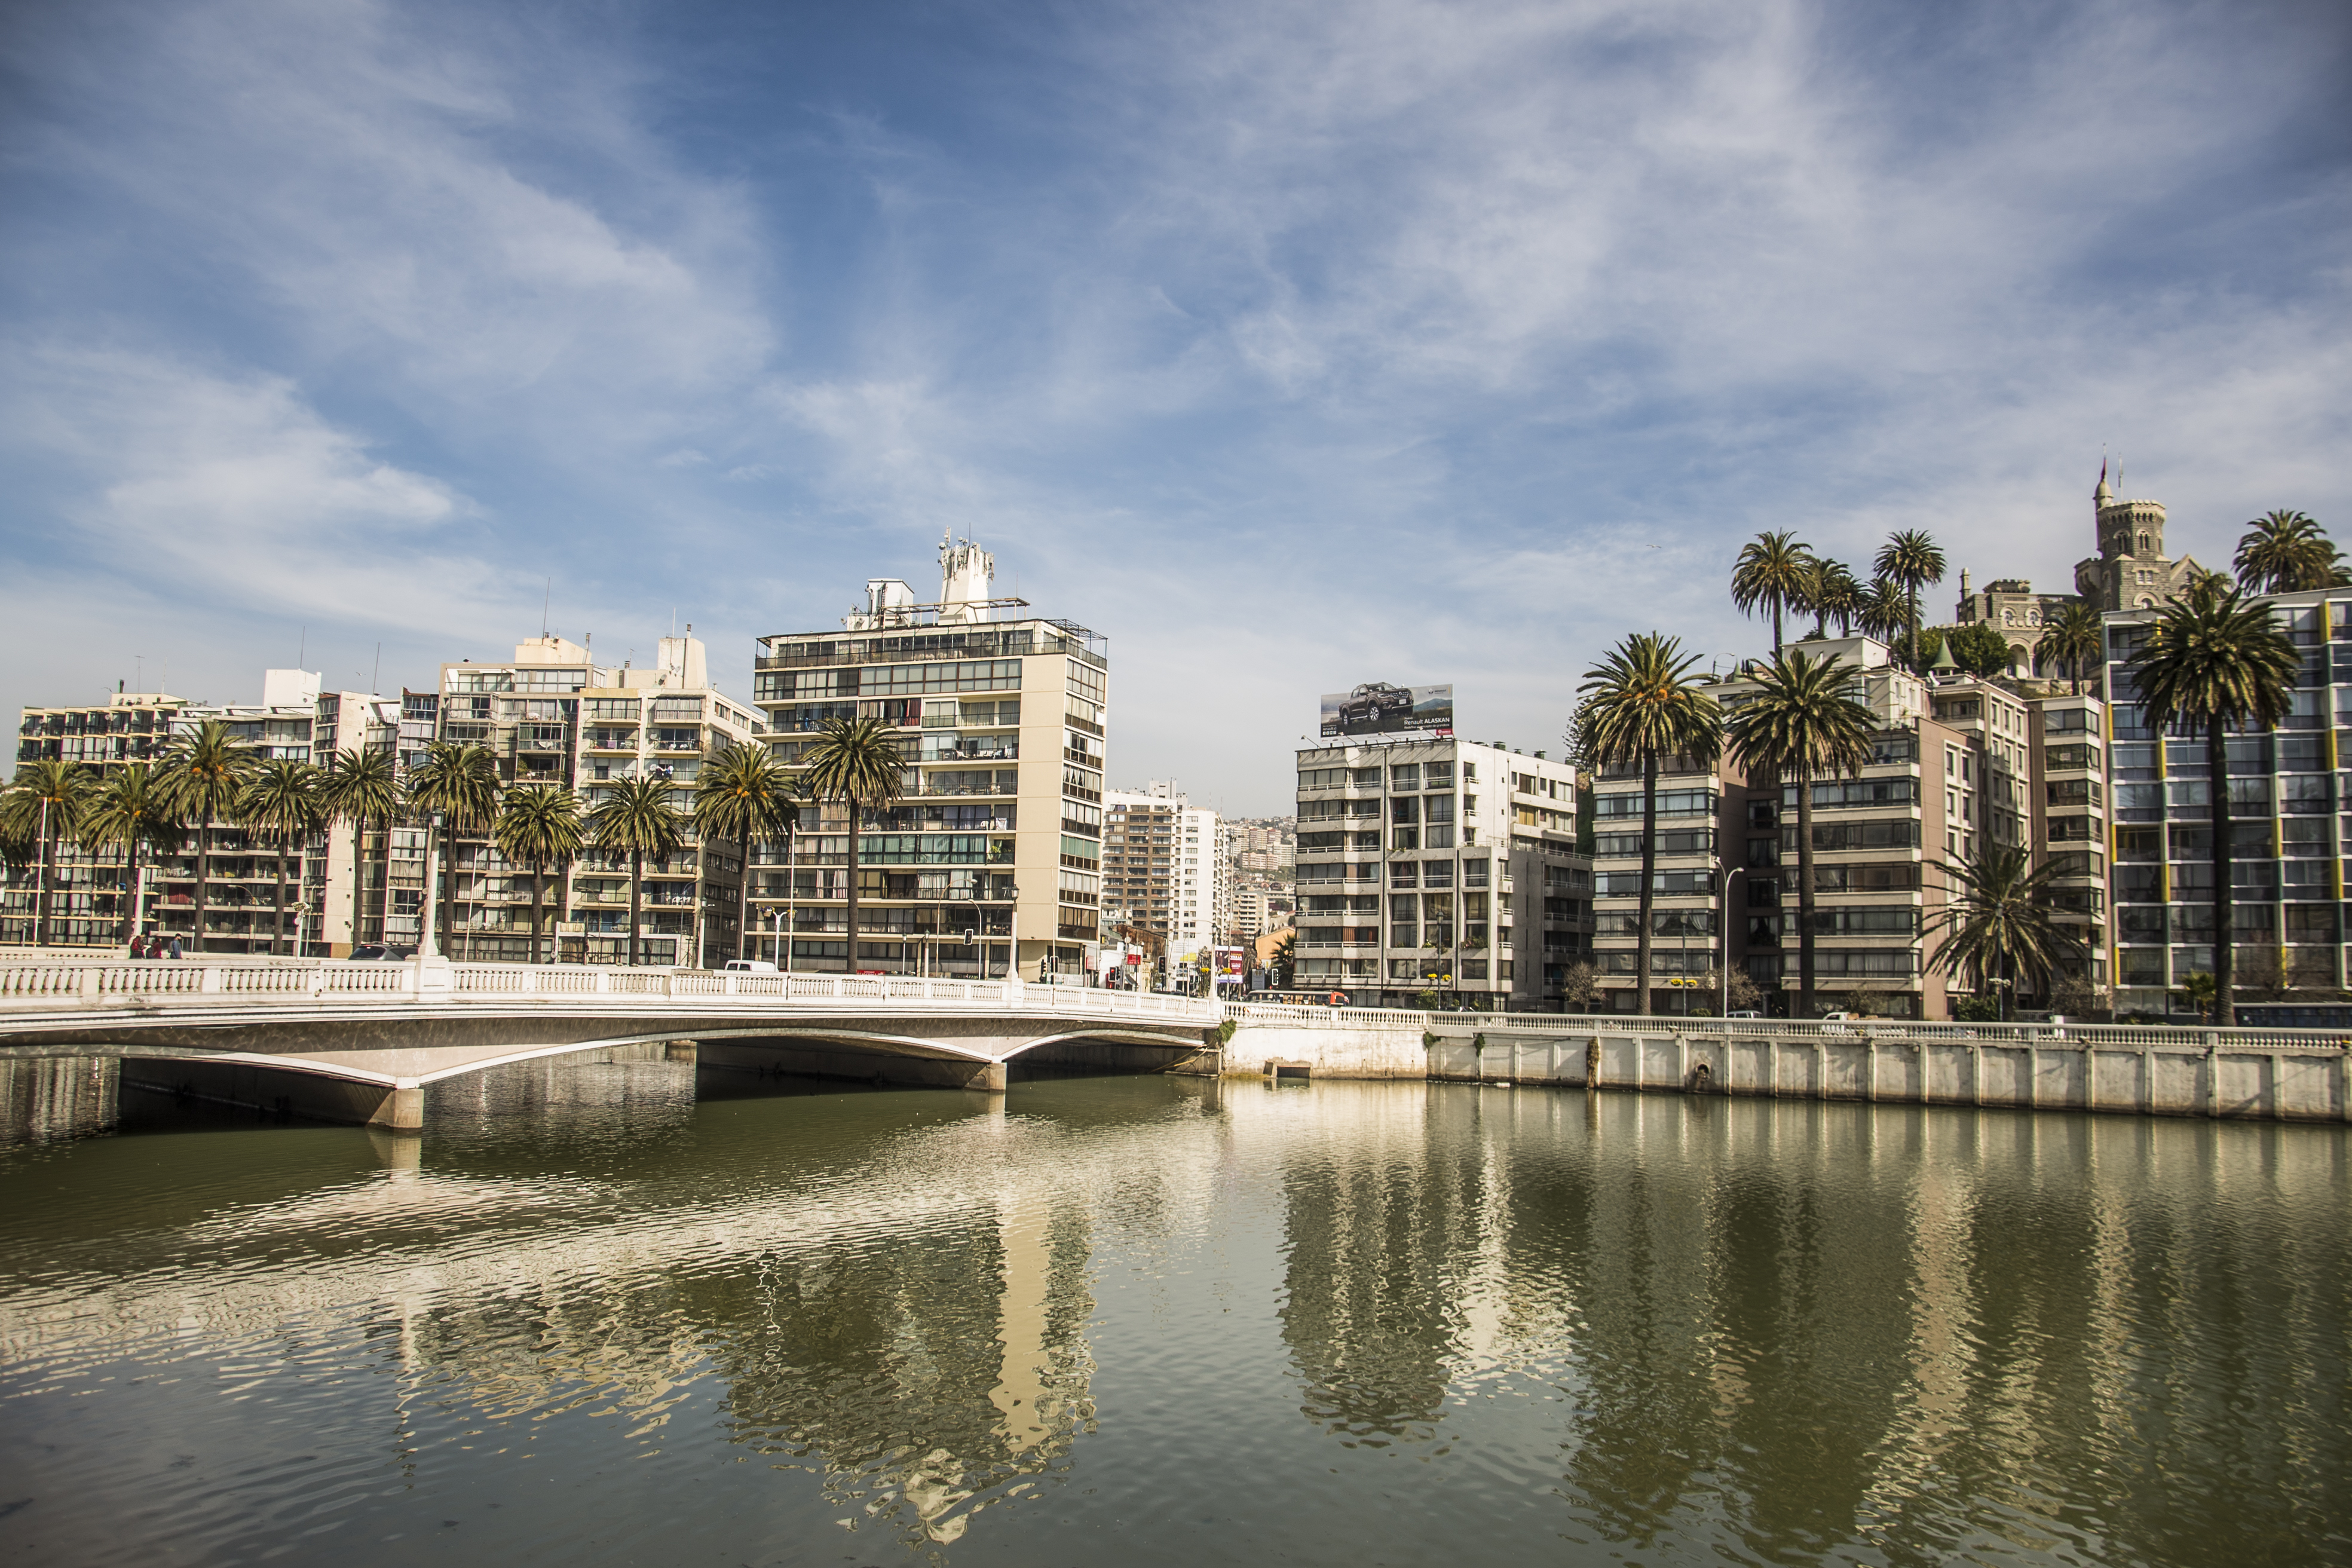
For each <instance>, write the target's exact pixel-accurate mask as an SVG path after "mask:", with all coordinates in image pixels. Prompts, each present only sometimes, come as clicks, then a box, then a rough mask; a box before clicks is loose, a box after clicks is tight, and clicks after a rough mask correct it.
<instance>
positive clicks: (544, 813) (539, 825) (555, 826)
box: [490, 784, 587, 963]
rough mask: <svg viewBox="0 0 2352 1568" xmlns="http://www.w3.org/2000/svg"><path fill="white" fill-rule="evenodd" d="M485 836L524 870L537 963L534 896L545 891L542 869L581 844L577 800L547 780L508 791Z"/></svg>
mask: <svg viewBox="0 0 2352 1568" xmlns="http://www.w3.org/2000/svg"><path fill="white" fill-rule="evenodd" d="M490 837H491V839H492V840H493V842H495V843H496V844H497V845H498V847H499V854H500V855H503V856H504V857H506V858H507V859H508V861H509V863H511V864H513V865H517V866H529V867H530V961H531V962H532V963H539V962H541V960H540V953H539V911H540V898H541V893H542V892H543V891H544V890H545V886H546V882H547V868H548V867H549V866H551V865H553V866H564V865H568V864H570V863H571V862H572V860H574V859H576V858H578V857H579V854H580V851H581V848H582V847H583V846H584V845H585V844H586V843H587V835H586V832H585V830H584V829H583V827H582V826H581V820H580V799H579V797H578V796H577V795H573V794H572V792H571V791H570V790H568V789H558V788H556V787H555V786H554V785H552V784H524V785H521V786H520V787H519V788H515V789H510V790H509V791H507V794H506V799H505V800H503V801H501V802H500V803H499V820H498V823H497V825H496V826H493V827H492V828H491V829H490Z"/></svg>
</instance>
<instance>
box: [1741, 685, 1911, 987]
mask: <svg viewBox="0 0 2352 1568" xmlns="http://www.w3.org/2000/svg"><path fill="white" fill-rule="evenodd" d="M1857 673H1858V672H1857V671H1856V670H1854V669H1853V668H1852V667H1851V666H1848V665H1845V664H1843V663H1841V662H1840V661H1839V660H1837V659H1834V658H1807V657H1806V656H1805V655H1804V654H1802V653H1791V654H1788V655H1785V656H1783V657H1781V658H1775V659H1774V660H1773V661H1772V662H1771V664H1770V665H1769V667H1767V668H1762V669H1759V671H1758V672H1757V674H1756V676H1755V680H1756V686H1757V691H1756V695H1755V696H1753V697H1751V698H1749V699H1748V700H1747V701H1746V702H1745V703H1743V704H1741V706H1740V709H1739V711H1738V714H1737V715H1736V716H1735V717H1734V718H1733V719H1732V721H1731V722H1730V724H1729V726H1728V727H1727V734H1728V739H1729V742H1730V746H1731V754H1732V755H1733V756H1734V757H1735V758H1737V759H1738V761H1739V763H1740V764H1741V765H1742V766H1744V767H1746V768H1748V770H1750V772H1751V773H1756V772H1762V773H1769V774H1771V775H1772V776H1774V777H1776V778H1779V779H1782V780H1785V781H1789V782H1790V783H1793V784H1795V785H1796V789H1797V1010H1798V1012H1799V1014H1800V1015H1801V1016H1804V1017H1808V1018H1810V1017H1811V1016H1813V976H1814V960H1813V780H1814V779H1815V778H1816V777H1817V776H1819V775H1821V774H1823V773H1828V774H1832V775H1843V776H1845V777H1848V778H1851V777H1853V776H1855V775H1856V774H1859V773H1861V772H1862V770H1863V766H1864V763H1868V762H1869V761H1870V753H1871V734H1872V731H1873V730H1874V727H1875V724H1876V721H1875V720H1874V718H1873V716H1872V714H1871V711H1870V710H1869V709H1867V708H1864V706H1863V705H1862V704H1861V703H1859V702H1856V701H1854V700H1853V699H1852V698H1850V697H1848V696H1846V695H1845V687H1846V684H1847V682H1848V681H1849V680H1851V679H1853V676H1854V675H1855V674H1857Z"/></svg>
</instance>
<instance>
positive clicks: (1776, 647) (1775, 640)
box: [1772, 595, 1780, 658]
mask: <svg viewBox="0 0 2352 1568" xmlns="http://www.w3.org/2000/svg"><path fill="white" fill-rule="evenodd" d="M1772 657H1773V658H1780V597H1779V596H1778V595H1774V597H1773V600H1772Z"/></svg>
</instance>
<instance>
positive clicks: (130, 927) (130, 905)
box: [121, 826, 139, 947]
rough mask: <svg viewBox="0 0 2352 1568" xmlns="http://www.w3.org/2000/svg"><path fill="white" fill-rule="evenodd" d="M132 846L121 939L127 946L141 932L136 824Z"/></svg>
mask: <svg viewBox="0 0 2352 1568" xmlns="http://www.w3.org/2000/svg"><path fill="white" fill-rule="evenodd" d="M130 847H131V896H130V898H129V899H128V900H125V901H124V904H123V910H122V936H121V942H122V943H123V944H124V945H125V946H126V947H127V946H129V945H130V942H131V938H132V937H134V936H136V935H138V934H139V829H138V827H137V826H132V828H131V846H130Z"/></svg>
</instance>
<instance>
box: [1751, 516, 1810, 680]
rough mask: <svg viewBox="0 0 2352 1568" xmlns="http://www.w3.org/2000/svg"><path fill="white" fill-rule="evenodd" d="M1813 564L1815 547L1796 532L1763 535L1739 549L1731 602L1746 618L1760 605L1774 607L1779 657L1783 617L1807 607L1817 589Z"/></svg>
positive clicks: (1774, 634) (1775, 646) (1775, 648)
mask: <svg viewBox="0 0 2352 1568" xmlns="http://www.w3.org/2000/svg"><path fill="white" fill-rule="evenodd" d="M1813 564H1814V563H1813V557H1812V552H1811V547H1810V546H1808V545H1806V544H1803V543H1801V542H1799V540H1798V538H1797V536H1796V534H1794V533H1793V532H1781V533H1759V534H1758V535H1757V536H1756V537H1755V538H1753V539H1751V540H1749V541H1748V542H1747V543H1746V544H1743V545H1741V546H1740V547H1739V559H1738V561H1737V562H1736V563H1733V565H1732V568H1731V602H1732V603H1733V604H1735V605H1738V606H1739V609H1740V612H1741V613H1742V614H1743V615H1751V616H1752V615H1754V614H1755V613H1756V611H1757V608H1758V607H1759V605H1769V606H1771V610H1772V652H1773V654H1774V656H1775V657H1778V656H1779V654H1780V614H1781V612H1782V611H1783V610H1801V609H1803V608H1804V607H1805V605H1806V603H1807V600H1806V595H1808V594H1809V593H1811V591H1812V586H1813Z"/></svg>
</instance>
